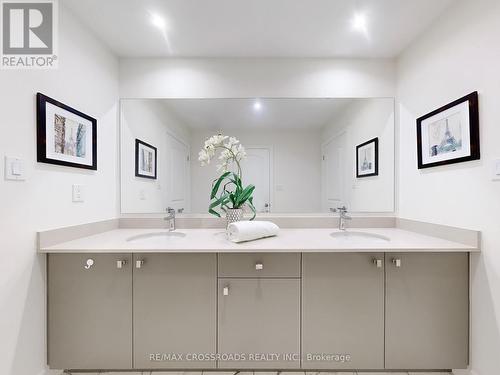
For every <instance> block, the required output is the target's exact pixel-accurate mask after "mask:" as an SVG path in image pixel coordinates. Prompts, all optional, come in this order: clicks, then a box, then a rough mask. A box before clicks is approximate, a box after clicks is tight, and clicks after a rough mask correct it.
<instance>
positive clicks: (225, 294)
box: [222, 286, 229, 296]
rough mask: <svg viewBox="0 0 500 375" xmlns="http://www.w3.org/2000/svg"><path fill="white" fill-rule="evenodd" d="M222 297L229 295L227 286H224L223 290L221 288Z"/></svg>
mask: <svg viewBox="0 0 500 375" xmlns="http://www.w3.org/2000/svg"><path fill="white" fill-rule="evenodd" d="M222 295H223V296H228V295H229V287H228V286H225V287H224V288H222Z"/></svg>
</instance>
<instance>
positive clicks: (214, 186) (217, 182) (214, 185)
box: [210, 172, 231, 199]
mask: <svg viewBox="0 0 500 375" xmlns="http://www.w3.org/2000/svg"><path fill="white" fill-rule="evenodd" d="M230 174H231V172H225V173H223V174H222V175H221V176H220V177H219V178H218V179H217V180H214V182H213V183H212V193H211V194H210V199H214V198H215V196H216V195H217V191H218V190H219V187H220V184H221V183H222V181H224V179H225V178H226V177H227V176H229V175H230Z"/></svg>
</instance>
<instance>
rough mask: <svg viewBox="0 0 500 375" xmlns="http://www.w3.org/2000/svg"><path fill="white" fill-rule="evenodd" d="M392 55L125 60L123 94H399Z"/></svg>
mask: <svg viewBox="0 0 500 375" xmlns="http://www.w3.org/2000/svg"><path fill="white" fill-rule="evenodd" d="M394 69H395V66H394V61H393V60H384V59H370V60H360V59H358V60H353V59H122V60H120V96H121V97H122V98H243V97H283V98H285V97H288V98H294V97H297V98H301V97H303V98H306V97H307V98H326V97H331V98H350V97H353V98H363V97H394V94H395V70H394Z"/></svg>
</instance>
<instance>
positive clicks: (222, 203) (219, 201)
mask: <svg viewBox="0 0 500 375" xmlns="http://www.w3.org/2000/svg"><path fill="white" fill-rule="evenodd" d="M228 201H229V197H228V194H223V195H221V196H220V197H219V198H217V199H215V200H213V202H212V203H210V206H209V207H208V212H209V213H210V214H212V215H215V216H217V217H220V214H219V213H218V212H217V211H215V210H214V208H216V207H218V206H221V207H224V206H225V205H227V202H228Z"/></svg>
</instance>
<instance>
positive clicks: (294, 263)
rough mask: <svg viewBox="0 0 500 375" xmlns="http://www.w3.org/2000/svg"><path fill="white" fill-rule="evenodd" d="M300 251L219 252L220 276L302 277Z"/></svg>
mask: <svg viewBox="0 0 500 375" xmlns="http://www.w3.org/2000/svg"><path fill="white" fill-rule="evenodd" d="M300 256H301V254H300V253H287V254H278V253H249V254H246V253H245V254H232V253H230V254H219V277H300Z"/></svg>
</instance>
